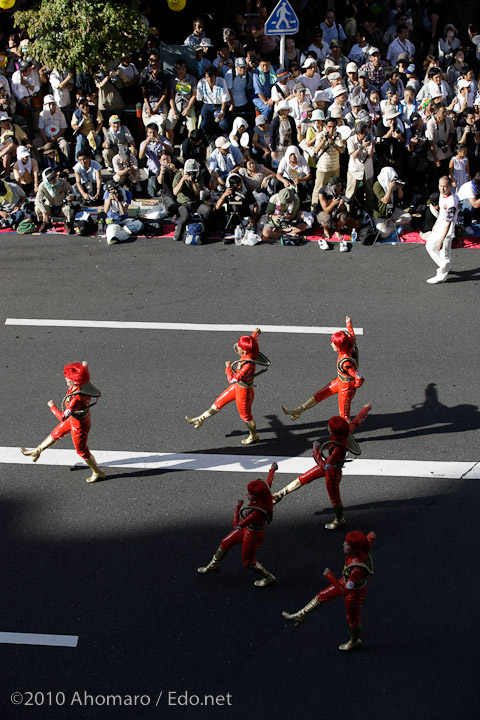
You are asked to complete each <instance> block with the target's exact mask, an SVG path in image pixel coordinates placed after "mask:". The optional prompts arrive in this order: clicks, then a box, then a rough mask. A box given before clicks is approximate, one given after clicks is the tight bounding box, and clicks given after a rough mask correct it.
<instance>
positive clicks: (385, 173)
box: [373, 166, 412, 238]
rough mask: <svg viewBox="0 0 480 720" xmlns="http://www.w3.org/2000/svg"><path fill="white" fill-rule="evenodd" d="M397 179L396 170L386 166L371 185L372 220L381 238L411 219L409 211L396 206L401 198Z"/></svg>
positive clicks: (401, 194) (401, 191) (401, 193)
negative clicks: (373, 197)
mask: <svg viewBox="0 0 480 720" xmlns="http://www.w3.org/2000/svg"><path fill="white" fill-rule="evenodd" d="M398 180H399V178H398V175H397V172H396V171H395V170H394V169H393V168H392V167H389V166H387V167H384V168H383V169H382V170H380V172H379V174H378V178H377V181H376V182H375V183H374V185H373V194H374V196H375V201H374V209H373V222H374V224H375V227H376V228H377V230H378V231H379V233H380V236H381V237H382V238H386V237H388V236H389V235H390V234H391V233H392V232H393V231H394V229H395V227H402V226H403V225H408V224H409V223H410V222H411V220H412V216H411V215H410V213H407V212H405V211H404V210H401V209H400V208H398V207H396V204H397V201H398V200H401V199H402V198H403V190H402V187H401V185H399V184H398Z"/></svg>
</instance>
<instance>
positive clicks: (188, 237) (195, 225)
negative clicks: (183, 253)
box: [183, 222, 205, 245]
mask: <svg viewBox="0 0 480 720" xmlns="http://www.w3.org/2000/svg"><path fill="white" fill-rule="evenodd" d="M204 232H205V225H204V224H203V222H191V223H189V224H188V225H187V227H186V229H185V233H184V235H183V239H184V242H185V245H201V244H202V236H203V234H204Z"/></svg>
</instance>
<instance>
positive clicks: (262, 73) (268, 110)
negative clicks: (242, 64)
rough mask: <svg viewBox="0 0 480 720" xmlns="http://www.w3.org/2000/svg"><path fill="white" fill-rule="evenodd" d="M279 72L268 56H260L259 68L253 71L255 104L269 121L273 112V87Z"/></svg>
mask: <svg viewBox="0 0 480 720" xmlns="http://www.w3.org/2000/svg"><path fill="white" fill-rule="evenodd" d="M276 81H277V74H276V72H275V70H274V69H273V68H272V66H271V63H270V60H269V59H268V58H267V57H262V58H260V62H259V63H258V68H257V69H256V70H255V72H254V73H253V93H254V95H253V104H254V105H255V107H256V108H257V110H259V111H260V113H261V114H262V115H264V116H265V117H266V118H267V120H268V121H270V120H271V117H272V114H273V100H272V97H271V95H272V88H273V86H274V85H275V83H276Z"/></svg>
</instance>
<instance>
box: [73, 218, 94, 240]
mask: <svg viewBox="0 0 480 720" xmlns="http://www.w3.org/2000/svg"><path fill="white" fill-rule="evenodd" d="M73 229H74V231H75V235H81V236H82V237H85V236H86V235H93V233H94V232H95V231H96V229H97V228H96V226H95V222H94V220H93V218H92V216H91V215H88V217H86V218H84V219H83V218H82V219H81V220H80V219H79V220H75V222H74V225H73Z"/></svg>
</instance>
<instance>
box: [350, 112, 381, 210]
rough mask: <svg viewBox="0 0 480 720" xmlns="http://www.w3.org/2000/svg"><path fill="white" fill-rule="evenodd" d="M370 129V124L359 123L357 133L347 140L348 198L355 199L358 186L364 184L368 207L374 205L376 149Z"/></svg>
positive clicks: (356, 126)
mask: <svg viewBox="0 0 480 720" xmlns="http://www.w3.org/2000/svg"><path fill="white" fill-rule="evenodd" d="M370 127H371V125H370ZM370 127H369V123H365V122H357V123H356V125H355V133H354V134H353V135H351V136H350V137H349V138H348V140H347V153H348V156H349V161H348V172H347V189H346V196H347V197H348V199H349V200H351V199H352V198H353V197H355V195H356V192H357V190H358V186H359V184H360V183H362V186H363V189H364V190H365V194H366V198H367V205H368V207H372V205H373V176H374V169H373V152H374V149H375V145H374V142H373V136H372V135H371V134H370V133H369V129H370ZM350 207H351V205H350Z"/></svg>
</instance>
